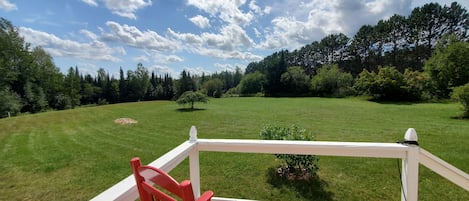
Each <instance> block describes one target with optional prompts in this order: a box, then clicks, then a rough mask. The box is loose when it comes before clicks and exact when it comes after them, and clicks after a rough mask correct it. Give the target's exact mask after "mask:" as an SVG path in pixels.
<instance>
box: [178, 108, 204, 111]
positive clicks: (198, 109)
mask: <svg viewBox="0 0 469 201" xmlns="http://www.w3.org/2000/svg"><path fill="white" fill-rule="evenodd" d="M203 110H207V109H204V108H194V109H191V108H178V109H176V111H178V112H197V111H203Z"/></svg>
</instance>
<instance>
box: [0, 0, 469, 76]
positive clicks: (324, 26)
mask: <svg viewBox="0 0 469 201" xmlns="http://www.w3.org/2000/svg"><path fill="white" fill-rule="evenodd" d="M429 2H432V1H428V0H311V1H296V0H275V1H274V0H60V1H59V0H18V1H15V0H0V17H3V18H6V19H7V20H9V21H11V22H12V23H13V25H14V26H16V27H18V30H19V33H20V35H22V36H23V37H24V39H25V41H26V42H28V43H30V44H31V46H32V47H35V46H41V47H42V48H43V49H45V50H46V51H47V52H48V53H49V54H51V56H52V57H53V58H54V62H55V64H56V66H57V67H59V68H60V70H61V71H62V72H63V73H66V72H67V70H68V69H69V68H70V67H75V66H77V67H78V68H79V70H80V72H81V73H83V74H91V75H96V72H97V71H98V69H99V68H103V69H105V70H106V71H107V72H108V73H110V74H111V75H113V76H116V77H118V73H119V69H120V68H122V69H123V70H124V72H126V71H127V70H135V69H136V66H137V64H138V63H142V64H143V66H145V67H146V68H147V69H148V70H149V71H150V72H155V73H157V74H164V73H169V74H171V75H172V76H173V77H175V78H177V77H179V74H180V73H181V72H182V70H186V71H189V72H190V73H191V74H201V73H205V74H210V73H215V72H221V71H226V70H228V71H234V70H235V69H236V68H237V67H239V68H241V69H242V70H244V69H245V67H246V66H247V65H248V64H249V63H250V62H253V61H259V60H262V59H263V58H264V57H265V56H268V55H271V54H272V53H274V52H276V51H280V50H282V49H287V50H289V51H293V50H294V49H298V48H300V47H302V46H304V45H306V44H310V43H311V42H313V41H319V40H321V39H322V38H323V37H324V36H326V35H328V34H334V33H344V34H346V35H347V36H349V37H353V35H354V34H355V33H356V32H357V31H358V29H359V28H360V27H361V26H362V25H365V24H369V25H375V24H376V23H377V22H378V21H379V20H380V19H387V18H389V17H390V16H392V15H393V14H401V15H404V16H408V15H409V14H410V12H411V11H412V9H413V8H415V7H417V6H422V5H424V4H425V3H429ZM451 2H452V1H451V0H443V1H438V3H439V4H441V5H445V4H447V5H449V4H450V3H451ZM457 2H458V3H459V4H461V5H462V6H464V7H465V8H466V9H467V8H468V7H469V1H467V0H461V1H457Z"/></svg>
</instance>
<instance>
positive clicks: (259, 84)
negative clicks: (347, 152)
mask: <svg viewBox="0 0 469 201" xmlns="http://www.w3.org/2000/svg"><path fill="white" fill-rule="evenodd" d="M468 28H469V14H468V13H467V10H466V9H465V8H463V7H462V6H461V5H459V4H458V3H457V2H453V3H452V4H450V5H444V6H442V5H440V4H438V3H428V4H425V5H423V6H421V7H416V8H414V9H413V10H412V12H411V14H410V15H409V16H402V15H398V14H395V15H393V16H391V17H390V18H388V19H383V20H380V21H378V22H377V24H375V25H363V26H362V27H361V28H360V29H359V30H358V32H357V33H356V34H355V35H354V36H353V37H348V36H346V35H345V34H342V33H334V34H330V35H327V36H325V37H324V38H322V39H321V40H320V41H313V42H312V43H310V44H308V45H305V46H303V47H301V48H299V49H296V50H293V51H289V50H281V51H278V52H275V53H273V54H271V55H269V56H267V57H265V58H264V59H263V60H261V61H258V62H252V63H250V64H249V65H247V67H246V69H245V70H244V72H243V70H242V69H240V68H237V69H236V70H235V71H234V72H233V71H223V72H216V73H213V74H210V75H206V74H202V75H194V74H190V73H189V72H187V71H183V72H181V74H180V76H179V78H172V77H171V76H170V75H169V74H163V75H161V74H157V73H156V72H149V71H148V69H147V68H146V67H145V66H144V65H143V64H140V63H139V64H137V65H136V68H135V70H128V71H127V72H124V71H123V70H122V68H120V72H119V77H118V78H116V77H114V76H111V75H109V73H108V72H106V71H105V70H104V69H102V68H101V69H99V70H98V71H97V74H96V75H95V76H92V75H90V74H83V73H81V72H80V70H79V67H77V66H75V67H70V68H69V70H68V71H67V72H66V73H62V72H60V70H59V68H58V67H57V66H55V64H54V62H53V58H52V56H51V55H50V54H49V53H47V52H46V51H45V50H44V49H42V48H41V47H31V46H30V45H29V44H28V43H27V42H26V41H24V39H23V38H22V37H21V35H20V34H19V32H18V28H17V27H15V26H14V25H13V24H12V23H11V22H10V21H8V20H7V19H4V18H1V19H0V55H1V57H0V75H1V76H0V117H6V116H14V115H18V114H21V113H37V112H42V111H47V110H63V109H70V108H75V107H78V106H81V105H91V104H98V105H101V104H108V103H120V102H133V101H146V100H175V99H177V98H178V97H179V96H180V95H181V94H182V93H184V92H186V91H201V92H202V93H204V94H206V95H207V96H210V97H215V98H219V97H230V96H274V97H279V96H288V97H297V96H320V97H345V96H355V95H366V96H370V97H371V98H372V99H375V100H381V101H434V100H441V99H448V98H449V97H450V96H451V95H452V94H453V91H462V92H461V93H463V92H464V91H465V90H462V89H461V87H462V86H467V87H466V88H467V90H466V91H467V93H468V94H469V85H468V84H467V83H468V82H469V42H468ZM468 96H469V95H468ZM468 102H469V101H468Z"/></svg>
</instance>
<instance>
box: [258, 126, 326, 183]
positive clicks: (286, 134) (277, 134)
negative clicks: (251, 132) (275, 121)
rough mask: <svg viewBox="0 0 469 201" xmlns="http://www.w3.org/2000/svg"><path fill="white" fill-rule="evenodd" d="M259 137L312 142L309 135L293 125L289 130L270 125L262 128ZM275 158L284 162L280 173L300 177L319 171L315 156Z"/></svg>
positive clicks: (311, 137)
mask: <svg viewBox="0 0 469 201" xmlns="http://www.w3.org/2000/svg"><path fill="white" fill-rule="evenodd" d="M260 135H261V137H262V138H263V139H265V140H302V141H311V140H313V136H312V135H311V134H308V133H306V130H305V129H302V128H300V127H298V126H295V125H293V126H291V127H289V128H284V127H280V126H277V125H272V124H270V125H266V126H264V128H262V130H261V132H260ZM275 156H276V157H277V158H278V159H281V160H283V161H284V162H285V167H284V168H282V173H293V174H295V175H296V176H297V177H301V176H304V175H305V174H307V173H311V175H315V174H316V172H317V171H318V169H319V168H318V161H319V158H318V157H317V156H315V155H294V154H275Z"/></svg>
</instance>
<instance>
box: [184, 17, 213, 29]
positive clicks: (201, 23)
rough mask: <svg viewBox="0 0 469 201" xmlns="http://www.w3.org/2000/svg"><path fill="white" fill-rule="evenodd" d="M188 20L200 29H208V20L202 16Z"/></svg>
mask: <svg viewBox="0 0 469 201" xmlns="http://www.w3.org/2000/svg"><path fill="white" fill-rule="evenodd" d="M189 20H190V21H191V22H192V23H194V24H195V25H196V26H198V27H199V28H201V29H204V28H207V27H210V22H209V20H208V18H206V17H204V16H202V15H196V16H194V17H192V18H190V19H189Z"/></svg>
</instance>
